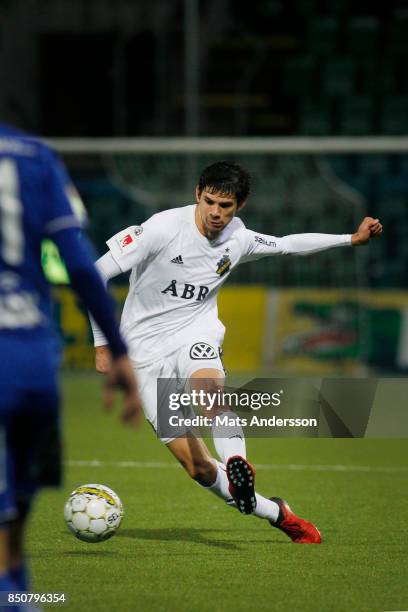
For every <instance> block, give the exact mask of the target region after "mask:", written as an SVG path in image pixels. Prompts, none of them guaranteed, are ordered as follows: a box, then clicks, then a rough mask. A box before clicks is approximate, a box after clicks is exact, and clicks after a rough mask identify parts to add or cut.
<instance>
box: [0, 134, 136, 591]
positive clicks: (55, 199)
mask: <svg viewBox="0 0 408 612" xmlns="http://www.w3.org/2000/svg"><path fill="white" fill-rule="evenodd" d="M68 188H69V180H68V176H67V174H66V172H65V170H64V168H63V166H62V164H61V163H60V162H59V160H58V159H57V157H56V156H55V155H54V153H53V152H52V151H51V150H50V149H49V148H48V147H46V146H45V145H44V144H41V143H39V142H38V141H36V140H34V139H31V138H28V137H26V136H24V135H23V134H22V133H20V132H17V131H15V130H13V129H11V128H9V127H6V126H3V125H1V124H0V591H13V590H20V591H23V590H26V589H27V574H26V566H25V559H24V550H23V541H24V526H25V522H26V518H27V515H28V512H29V510H30V506H31V503H32V501H33V498H34V496H35V494H36V492H37V491H38V490H39V489H41V488H42V487H44V486H57V485H59V483H60V476H61V474H60V472H61V460H60V436H59V428H60V423H59V412H58V405H59V393H58V385H57V369H58V365H59V346H58V341H57V339H56V337H55V335H54V332H53V329H52V328H53V325H52V323H51V302H50V291H49V286H48V283H47V281H46V279H45V277H44V274H43V271H42V267H41V241H42V240H43V239H44V238H47V237H48V238H52V240H53V241H54V242H55V243H56V244H57V246H58V248H59V251H60V253H61V255H62V257H63V259H64V261H65V264H66V267H67V270H68V273H69V275H70V279H71V285H72V287H73V288H74V290H75V291H76V292H77V294H78V295H79V296H80V298H81V299H82V300H83V302H84V305H85V306H86V307H87V308H88V309H89V311H90V312H91V313H92V315H93V317H94V319H95V320H96V321H97V322H98V324H99V325H100V327H101V328H102V329H103V331H104V333H105V335H106V337H107V338H108V342H109V345H110V349H111V351H112V354H113V356H114V367H113V371H112V373H111V376H110V378H109V380H108V381H107V384H106V387H105V401H106V403H108V404H109V403H110V402H111V399H112V390H113V387H115V386H116V387H121V388H122V390H123V391H124V394H125V397H124V400H125V402H124V406H125V407H124V411H123V414H122V418H123V420H124V421H130V420H133V419H134V418H135V417H137V416H138V414H139V411H140V402H139V396H138V392H137V387H136V381H135V379H134V374H133V370H132V368H131V365H130V362H129V359H128V357H127V351H126V346H125V344H124V343H123V340H122V338H121V336H120V334H119V330H118V326H117V324H116V321H115V316H114V311H113V307H112V304H111V302H110V298H109V297H108V295H107V293H106V290H105V288H104V286H103V284H102V281H101V279H100V277H99V275H98V273H97V272H96V270H95V268H94V266H93V263H92V261H93V260H92V256H91V254H90V251H89V248H88V246H87V242H86V240H85V239H84V238H83V237H82V236H81V235H80V231H79V229H80V222H79V220H78V219H77V217H76V215H75V213H74V211H73V209H72V207H71V204H70V201H69V199H68V197H67V189H68Z"/></svg>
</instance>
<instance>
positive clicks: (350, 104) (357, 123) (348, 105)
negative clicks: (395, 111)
mask: <svg viewBox="0 0 408 612" xmlns="http://www.w3.org/2000/svg"><path fill="white" fill-rule="evenodd" d="M373 111H374V103H373V98H371V97H366V96H359V97H354V98H348V99H346V100H342V101H341V102H340V104H339V133H340V134H346V135H347V134H350V135H363V134H371V133H372V132H373Z"/></svg>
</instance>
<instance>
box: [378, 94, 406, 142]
mask: <svg viewBox="0 0 408 612" xmlns="http://www.w3.org/2000/svg"><path fill="white" fill-rule="evenodd" d="M380 131H381V133H382V134H406V133H408V96H394V97H388V98H385V99H384V101H383V105H382V111H381V117H380Z"/></svg>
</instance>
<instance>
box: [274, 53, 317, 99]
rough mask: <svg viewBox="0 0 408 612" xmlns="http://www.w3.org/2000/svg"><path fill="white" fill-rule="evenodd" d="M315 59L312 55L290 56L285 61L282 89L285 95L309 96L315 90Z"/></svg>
mask: <svg viewBox="0 0 408 612" xmlns="http://www.w3.org/2000/svg"><path fill="white" fill-rule="evenodd" d="M315 77H316V59H315V58H314V57H313V56H312V55H303V56H297V57H294V58H291V59H289V60H287V61H286V62H285V65H284V70H283V75H282V90H283V93H285V94H287V95H294V96H309V95H311V94H312V93H313V92H314V90H315Z"/></svg>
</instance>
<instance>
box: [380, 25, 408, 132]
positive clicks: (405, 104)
mask: <svg viewBox="0 0 408 612" xmlns="http://www.w3.org/2000/svg"><path fill="white" fill-rule="evenodd" d="M407 37H408V36H407ZM380 132H381V133H382V134H406V133H407V132H408V96H393V97H391V96H389V97H387V98H385V99H384V101H383V105H382V110H381V116H380Z"/></svg>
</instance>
